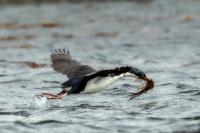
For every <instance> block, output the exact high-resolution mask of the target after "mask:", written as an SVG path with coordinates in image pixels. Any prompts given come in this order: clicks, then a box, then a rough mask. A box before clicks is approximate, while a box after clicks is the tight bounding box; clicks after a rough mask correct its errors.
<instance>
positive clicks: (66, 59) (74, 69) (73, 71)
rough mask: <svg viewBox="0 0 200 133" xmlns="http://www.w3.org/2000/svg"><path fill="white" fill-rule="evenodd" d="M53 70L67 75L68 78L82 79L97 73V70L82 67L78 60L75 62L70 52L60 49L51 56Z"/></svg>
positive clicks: (85, 66)
mask: <svg viewBox="0 0 200 133" xmlns="http://www.w3.org/2000/svg"><path fill="white" fill-rule="evenodd" d="M51 61H52V65H51V66H52V68H53V69H54V70H55V71H57V72H60V73H62V74H65V75H67V76H68V78H75V77H81V76H84V75H87V74H90V73H93V72H95V71H96V70H95V69H93V68H92V67H90V66H87V65H82V64H81V63H79V62H78V61H76V60H73V59H72V58H71V56H70V53H69V51H67V52H66V51H65V49H58V50H55V52H54V53H53V54H52V55H51Z"/></svg>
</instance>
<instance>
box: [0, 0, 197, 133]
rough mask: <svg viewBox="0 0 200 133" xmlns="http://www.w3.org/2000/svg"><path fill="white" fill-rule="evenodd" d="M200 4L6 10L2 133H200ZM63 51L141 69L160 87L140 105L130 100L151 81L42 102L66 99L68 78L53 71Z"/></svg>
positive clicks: (161, 0)
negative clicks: (55, 55)
mask: <svg viewBox="0 0 200 133" xmlns="http://www.w3.org/2000/svg"><path fill="white" fill-rule="evenodd" d="M199 4H200V1H198V0H190V1H188V0H182V1H181V0H167V1H165V0H154V1H153V2H152V3H146V4H145V3H132V2H121V3H120V2H118V3H92V4H89V3H82V4H57V5H48V4H45V5H24V6H4V7H3V6H2V7H1V8H0V84H1V86H0V89H1V93H0V132H1V133H9V132H24V133H28V132H42V133H45V132H48V133H51V132H52V133H54V132H71V133H80V132H83V133H86V132H87V133H89V132H91V133H94V132H98V133H100V132H102V133H105V132H139V133H146V132H148V133H149V132H152V133H157V132H176V133H178V132H183V131H185V132H195V131H196V132H198V131H199V130H200V87H199V86H200V69H199V68H200V60H199V59H200V37H199V35H200V23H199V21H200V15H199V14H200V8H199ZM6 23H17V26H16V24H10V25H6ZM44 23H48V24H49V25H48V24H47V25H46V26H45V25H44ZM52 23H53V24H52ZM13 25H14V26H13ZM56 48H66V49H69V50H70V51H71V54H72V56H74V57H75V58H77V59H78V60H80V61H82V62H84V63H86V64H90V65H91V66H94V67H95V68H98V69H101V68H113V67H116V66H123V65H132V66H135V67H138V68H140V69H142V70H144V71H145V72H146V73H147V74H148V75H149V76H150V77H151V78H152V79H154V80H155V82H156V86H155V88H154V89H153V90H151V91H149V92H148V93H146V94H144V95H142V96H140V97H137V98H135V99H133V100H132V101H129V100H128V95H129V93H130V92H133V91H136V89H137V88H138V86H139V85H140V84H141V83H140V82H138V81H134V82H133V80H132V79H124V80H122V81H119V82H117V83H116V84H114V85H112V86H110V87H109V89H108V90H106V91H104V92H101V93H97V94H92V95H72V96H67V97H66V98H64V99H63V100H55V101H47V100H46V99H45V98H42V99H39V98H37V97H36V96H35V95H37V94H40V93H42V92H55V93H56V92H59V91H60V88H55V87H54V86H58V85H59V84H60V83H61V82H64V81H66V80H67V79H66V77H65V76H63V75H61V74H58V73H56V72H54V71H53V70H52V69H51V68H50V61H49V56H50V54H51V52H52V50H53V49H56ZM23 61H30V62H28V63H27V62H23ZM31 62H35V63H36V64H34V63H31Z"/></svg>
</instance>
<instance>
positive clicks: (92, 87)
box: [82, 75, 123, 93]
mask: <svg viewBox="0 0 200 133" xmlns="http://www.w3.org/2000/svg"><path fill="white" fill-rule="evenodd" d="M121 77H123V75H119V76H114V77H111V76H107V77H96V78H94V79H91V80H90V81H88V83H87V84H86V87H85V89H84V91H83V92H82V93H96V92H99V91H102V90H105V89H106V88H107V87H108V86H109V85H111V84H112V83H114V82H115V81H117V80H118V79H119V78H121Z"/></svg>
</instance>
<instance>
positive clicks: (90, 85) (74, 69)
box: [42, 49, 154, 100]
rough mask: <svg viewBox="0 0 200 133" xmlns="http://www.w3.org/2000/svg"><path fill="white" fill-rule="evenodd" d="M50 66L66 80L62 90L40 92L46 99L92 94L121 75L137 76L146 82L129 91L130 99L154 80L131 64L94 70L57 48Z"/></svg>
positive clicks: (149, 86)
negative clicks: (135, 89) (138, 87)
mask: <svg viewBox="0 0 200 133" xmlns="http://www.w3.org/2000/svg"><path fill="white" fill-rule="evenodd" d="M51 62H52V64H51V67H52V68H53V69H54V70H55V71H57V72H59V73H62V74H64V75H67V77H68V80H67V81H66V82H64V83H62V84H61V86H60V87H61V88H62V91H61V92H60V93H58V94H51V93H42V96H45V97H47V99H62V98H63V97H65V96H66V95H70V94H80V93H87V94H92V93H96V92H100V91H102V90H105V89H106V88H107V87H108V86H109V85H111V84H112V83H114V82H115V81H117V80H118V79H120V78H122V77H130V76H133V77H137V78H138V79H141V80H144V81H145V82H146V84H145V86H143V87H141V88H140V89H139V90H138V91H137V92H134V93H131V97H130V100H131V99H133V98H134V97H136V96H139V95H141V94H143V93H145V92H147V91H148V90H150V89H152V88H153V87H154V81H153V80H152V79H149V78H148V77H147V76H146V74H145V73H144V72H143V71H141V70H139V69H138V68H135V67H131V66H124V67H117V68H114V69H106V70H96V69H94V68H92V67H90V66H88V65H83V64H81V63H80V62H78V61H76V60H74V59H73V58H72V57H71V56H70V53H69V51H66V50H65V49H58V50H55V52H54V53H53V54H52V55H51Z"/></svg>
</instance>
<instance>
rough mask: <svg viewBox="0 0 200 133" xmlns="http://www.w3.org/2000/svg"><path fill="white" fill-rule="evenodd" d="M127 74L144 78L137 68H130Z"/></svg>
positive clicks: (143, 74)
mask: <svg viewBox="0 0 200 133" xmlns="http://www.w3.org/2000/svg"><path fill="white" fill-rule="evenodd" d="M129 72H130V73H131V74H134V75H135V76H137V77H138V78H140V79H145V78H146V74H145V73H144V72H143V71H141V70H140V69H138V68H135V67H131V69H130V71H129Z"/></svg>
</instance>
